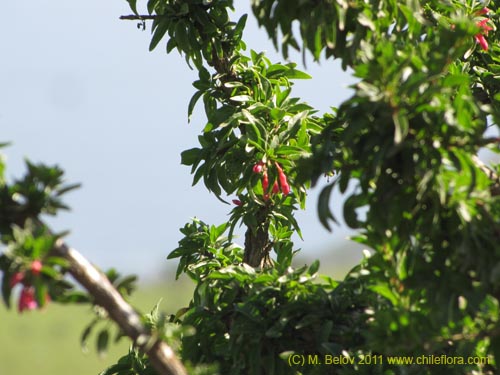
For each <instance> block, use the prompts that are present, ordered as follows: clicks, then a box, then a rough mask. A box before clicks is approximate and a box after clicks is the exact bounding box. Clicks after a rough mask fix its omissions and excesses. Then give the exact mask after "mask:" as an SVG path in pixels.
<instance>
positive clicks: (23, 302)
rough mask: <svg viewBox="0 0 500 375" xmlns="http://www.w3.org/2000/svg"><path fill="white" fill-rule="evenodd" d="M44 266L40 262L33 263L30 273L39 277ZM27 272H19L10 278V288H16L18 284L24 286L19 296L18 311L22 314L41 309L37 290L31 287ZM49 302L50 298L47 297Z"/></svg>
mask: <svg viewBox="0 0 500 375" xmlns="http://www.w3.org/2000/svg"><path fill="white" fill-rule="evenodd" d="M42 267H43V264H42V262H41V261H40V260H34V261H33V262H31V264H30V267H29V272H30V273H31V275H32V276H33V277H38V276H39V275H40V272H41V271H42ZM27 276H28V275H27V273H26V272H25V271H18V272H16V273H14V274H13V275H12V277H11V278H10V287H11V288H14V287H15V286H16V285H17V284H22V285H23V288H22V290H21V294H20V295H19V303H18V311H19V312H20V313H22V312H23V311H24V310H35V309H37V308H38V307H39V305H38V302H37V299H36V296H35V288H34V287H33V285H31V282H30V278H29V277H27ZM45 298H46V300H48V296H46V297H45Z"/></svg>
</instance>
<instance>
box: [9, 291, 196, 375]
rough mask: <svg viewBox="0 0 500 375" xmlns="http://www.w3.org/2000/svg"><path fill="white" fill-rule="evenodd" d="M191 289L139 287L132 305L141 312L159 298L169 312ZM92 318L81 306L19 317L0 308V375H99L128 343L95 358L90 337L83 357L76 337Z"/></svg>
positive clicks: (50, 307)
mask: <svg viewBox="0 0 500 375" xmlns="http://www.w3.org/2000/svg"><path fill="white" fill-rule="evenodd" d="M192 286H193V284H190V283H189V281H179V282H177V283H175V284H172V283H166V284H165V285H154V286H143V287H140V288H139V290H138V291H137V292H136V293H135V296H134V298H133V299H132V304H133V305H134V306H135V307H137V308H139V309H140V310H141V311H143V312H147V311H150V310H151V309H152V308H153V307H154V305H155V304H156V303H157V302H158V300H159V299H160V298H162V302H161V304H160V309H161V310H162V311H165V312H166V313H169V314H170V313H175V312H176V311H177V309H178V308H180V307H183V306H186V305H187V303H188V302H189V298H190V296H191V290H192ZM13 302H15V299H13ZM92 318H93V314H92V312H91V310H90V308H89V307H88V306H86V305H82V306H74V305H73V306H60V305H57V304H49V305H48V306H47V307H46V308H44V310H42V311H30V312H26V313H23V314H19V313H18V312H17V310H15V309H12V310H9V311H8V310H6V308H5V307H4V306H3V305H2V306H0V374H1V375H7V374H8V375H26V374H33V373H36V374H37V375H59V374H61V375H62V374H64V375H66V374H72V375H96V374H99V373H100V372H101V371H102V370H104V369H105V368H106V367H107V366H109V365H111V364H113V363H115V362H116V360H117V359H118V358H120V357H121V356H122V355H124V354H126V353H127V351H128V347H129V344H130V342H129V341H127V340H126V339H122V340H121V341H120V342H119V343H118V344H111V345H110V348H109V349H110V350H109V353H108V354H107V355H106V356H105V357H102V358H100V357H99V356H98V355H97V352H96V349H95V336H92V338H91V341H90V343H89V350H88V352H87V353H84V352H83V351H82V349H81V347H80V335H81V333H82V331H83V329H84V328H85V326H86V325H87V324H88V323H89V322H90V321H91V320H92Z"/></svg>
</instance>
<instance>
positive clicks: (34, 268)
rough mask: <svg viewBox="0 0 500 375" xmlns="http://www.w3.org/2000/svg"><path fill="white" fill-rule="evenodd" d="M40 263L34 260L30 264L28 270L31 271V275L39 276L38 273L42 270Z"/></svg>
mask: <svg viewBox="0 0 500 375" xmlns="http://www.w3.org/2000/svg"><path fill="white" fill-rule="evenodd" d="M42 267H43V265H42V262H41V261H40V260H38V259H37V260H34V261H33V262H32V263H31V266H30V269H31V273H32V274H33V275H35V276H38V275H40V271H41V270H42Z"/></svg>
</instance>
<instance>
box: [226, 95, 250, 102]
mask: <svg viewBox="0 0 500 375" xmlns="http://www.w3.org/2000/svg"><path fill="white" fill-rule="evenodd" d="M230 99H231V100H232V101H233V102H242V103H243V102H249V101H250V100H253V98H252V97H251V96H249V95H236V96H232V97H231V98H230Z"/></svg>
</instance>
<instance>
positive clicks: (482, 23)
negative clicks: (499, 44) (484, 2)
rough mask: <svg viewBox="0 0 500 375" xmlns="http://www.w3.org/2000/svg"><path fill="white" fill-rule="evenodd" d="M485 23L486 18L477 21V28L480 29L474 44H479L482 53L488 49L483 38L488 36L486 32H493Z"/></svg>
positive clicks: (486, 21) (486, 42)
mask: <svg viewBox="0 0 500 375" xmlns="http://www.w3.org/2000/svg"><path fill="white" fill-rule="evenodd" d="M485 9H488V8H485ZM487 23H488V18H485V19H484V20H481V21H479V22H478V23H477V26H479V27H480V28H481V32H480V33H478V34H476V35H475V39H476V42H477V43H479V45H480V46H481V48H482V49H483V50H484V51H488V48H489V46H488V41H487V40H486V38H485V37H484V36H485V35H488V31H491V30H493V28H492V27H491V26H489V25H488V24H487Z"/></svg>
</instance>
